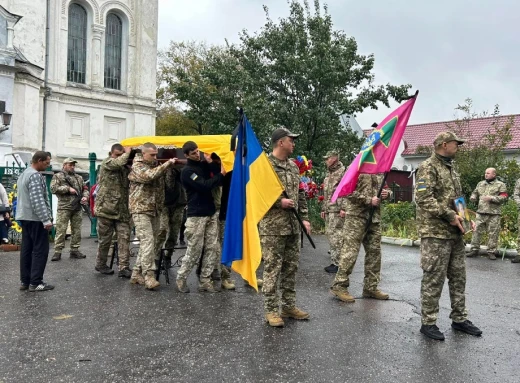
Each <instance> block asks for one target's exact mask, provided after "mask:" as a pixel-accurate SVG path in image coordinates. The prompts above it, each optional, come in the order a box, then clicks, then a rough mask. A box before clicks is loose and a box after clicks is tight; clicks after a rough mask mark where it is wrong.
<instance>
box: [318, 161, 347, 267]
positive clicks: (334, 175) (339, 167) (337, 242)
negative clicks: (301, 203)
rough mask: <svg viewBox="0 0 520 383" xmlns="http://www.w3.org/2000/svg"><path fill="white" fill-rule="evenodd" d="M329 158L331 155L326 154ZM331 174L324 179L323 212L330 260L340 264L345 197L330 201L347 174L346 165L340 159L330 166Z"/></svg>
mask: <svg viewBox="0 0 520 383" xmlns="http://www.w3.org/2000/svg"><path fill="white" fill-rule="evenodd" d="M326 157H327V158H329V156H328V155H327V156H326ZM328 171H329V174H328V176H327V177H326V178H325V180H324V181H323V186H324V187H323V197H324V198H323V206H322V212H323V213H325V226H326V234H327V238H328V239H329V244H330V260H331V262H332V264H334V265H336V266H337V265H339V254H340V252H341V248H342V245H343V236H342V234H341V229H342V228H343V224H344V223H345V218H342V217H340V215H339V212H340V210H341V203H342V200H343V198H340V199H338V200H337V201H335V202H334V203H332V202H330V199H331V198H332V194H334V191H335V190H336V187H337V186H338V184H339V182H340V181H341V179H342V178H343V175H344V174H345V167H344V166H343V164H342V163H341V162H340V161H338V162H336V163H335V164H334V165H332V166H331V167H329V168H328Z"/></svg>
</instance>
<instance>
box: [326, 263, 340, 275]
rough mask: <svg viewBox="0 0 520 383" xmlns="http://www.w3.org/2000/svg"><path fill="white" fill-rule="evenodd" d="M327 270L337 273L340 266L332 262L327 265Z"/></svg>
mask: <svg viewBox="0 0 520 383" xmlns="http://www.w3.org/2000/svg"><path fill="white" fill-rule="evenodd" d="M325 271H326V272H327V273H330V274H336V273H337V272H338V266H336V265H335V264H333V263H332V264H330V265H329V266H327V267H325Z"/></svg>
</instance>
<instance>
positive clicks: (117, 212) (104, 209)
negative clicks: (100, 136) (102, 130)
mask: <svg viewBox="0 0 520 383" xmlns="http://www.w3.org/2000/svg"><path fill="white" fill-rule="evenodd" d="M129 158H130V148H126V149H125V148H123V146H121V144H114V145H112V148H111V149H110V154H109V156H108V158H105V159H104V160H103V162H102V163H101V166H100V169H99V180H98V186H99V189H98V192H97V195H96V204H95V207H94V213H95V215H96V217H97V232H98V238H99V244H98V254H97V259H96V267H95V269H96V271H98V272H100V273H101V274H108V275H110V274H114V270H112V269H111V268H110V267H108V266H107V258H108V252H109V250H110V245H111V243H112V238H113V235H114V231H115V232H116V233H117V246H118V251H119V253H118V254H119V274H118V276H119V277H120V278H130V276H131V275H132V272H131V271H130V249H129V246H130V211H129V210H128V189H129V187H130V185H129V181H128V174H129V173H130V170H129V168H128V167H127V164H128V160H129Z"/></svg>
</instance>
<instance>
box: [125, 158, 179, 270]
mask: <svg viewBox="0 0 520 383" xmlns="http://www.w3.org/2000/svg"><path fill="white" fill-rule="evenodd" d="M169 164H170V163H169V162H166V163H164V164H162V165H160V166H157V165H158V164H157V162H156V161H153V162H148V161H144V160H143V156H142V155H141V154H136V156H135V159H134V163H133V165H132V170H131V172H130V175H129V176H128V179H129V180H130V196H129V202H130V214H131V215H132V220H133V222H134V225H135V234H136V236H137V238H138V239H139V242H140V245H139V254H138V256H137V261H136V263H135V266H134V271H135V272H136V273H139V272H141V273H142V274H143V275H145V274H146V273H147V272H148V271H154V270H155V262H154V259H155V255H156V254H157V251H158V242H157V231H158V230H159V218H160V214H161V211H162V208H163V206H164V177H163V175H164V172H165V171H166V169H167V168H168V166H169Z"/></svg>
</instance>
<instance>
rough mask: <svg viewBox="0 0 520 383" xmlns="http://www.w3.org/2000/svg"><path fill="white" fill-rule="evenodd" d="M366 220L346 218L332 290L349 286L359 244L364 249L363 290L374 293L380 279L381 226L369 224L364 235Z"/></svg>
mask: <svg viewBox="0 0 520 383" xmlns="http://www.w3.org/2000/svg"><path fill="white" fill-rule="evenodd" d="M366 224H367V219H366V218H363V217H355V216H348V217H347V219H346V220H345V225H344V226H343V230H342V237H343V246H342V248H341V254H340V259H339V265H338V266H339V269H338V272H337V273H336V278H335V279H334V282H333V284H332V287H333V288H337V289H346V288H348V287H349V285H350V280H349V277H350V274H352V271H353V270H354V266H355V264H356V261H357V257H358V254H359V249H360V248H361V244H363V248H364V249H365V278H364V280H363V286H364V287H363V289H364V290H368V291H374V290H376V289H377V286H378V285H379V281H380V279H381V224H380V223H379V222H371V223H370V226H369V227H368V231H367V232H366V234H365V230H366Z"/></svg>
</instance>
